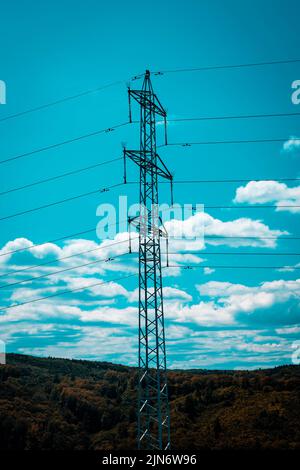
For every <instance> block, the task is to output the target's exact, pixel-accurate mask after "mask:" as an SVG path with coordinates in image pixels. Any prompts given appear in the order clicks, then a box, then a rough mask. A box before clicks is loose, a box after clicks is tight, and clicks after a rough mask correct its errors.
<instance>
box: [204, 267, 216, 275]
mask: <svg viewBox="0 0 300 470" xmlns="http://www.w3.org/2000/svg"><path fill="white" fill-rule="evenodd" d="M214 272H215V269H212V268H204V274H207V275H208V274H212V273H214Z"/></svg>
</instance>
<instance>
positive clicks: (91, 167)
mask: <svg viewBox="0 0 300 470" xmlns="http://www.w3.org/2000/svg"><path fill="white" fill-rule="evenodd" d="M118 160H122V157H118V158H114V159H112V160H106V161H104V162H100V163H95V164H94V165H89V166H86V167H83V168H78V169H77V170H73V171H68V172H66V173H61V174H60V175H56V176H52V177H49V178H45V179H43V180H39V181H34V182H33V183H28V184H25V185H23V186H18V187H16V188H11V189H8V190H7V191H2V192H1V193H0V196H4V195H5V194H8V193H12V192H15V191H20V190H22V189H27V188H31V187H32V186H37V185H39V184H43V183H48V182H49V181H54V180H57V179H59V178H65V177H67V176H71V175H75V174H77V173H81V172H83V171H87V170H91V169H93V168H97V167H100V166H103V165H108V164H109V163H113V162H116V161H118Z"/></svg>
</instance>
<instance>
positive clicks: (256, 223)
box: [165, 212, 288, 251]
mask: <svg viewBox="0 0 300 470" xmlns="http://www.w3.org/2000/svg"><path fill="white" fill-rule="evenodd" d="M165 226H166V229H167V231H168V233H169V231H170V233H173V236H176V234H177V233H184V235H185V236H186V237H187V238H183V239H175V240H174V239H172V238H171V240H170V250H171V251H172V250H177V251H179V250H181V251H184V250H186V251H196V250H201V249H203V248H205V246H206V244H210V245H228V246H235V247H239V246H266V247H269V248H273V247H275V246H276V240H277V238H278V237H280V236H282V235H286V234H287V233H288V232H286V231H281V230H274V229H270V228H269V227H268V226H267V225H266V224H264V223H263V222H262V221H260V220H253V219H250V218H248V217H242V218H238V219H233V220H229V221H226V222H224V221H222V220H220V219H217V218H215V217H213V216H211V215H210V214H207V213H205V212H199V213H196V214H195V215H193V216H191V217H190V218H188V219H187V220H185V221H178V220H172V221H170V222H166V223H165ZM177 227H179V228H178V232H177ZM193 237H195V238H194V239H193ZM210 237H212V238H210ZM213 237H216V238H213ZM217 237H225V238H219V239H218V238H217ZM226 237H229V238H226ZM230 237H233V238H230ZM234 237H237V238H234ZM239 237H249V238H245V239H242V238H239ZM251 237H254V238H251ZM256 237H257V238H256ZM260 237H262V238H261V239H259V238H260ZM263 237H267V238H265V239H264V238H263ZM269 237H270V238H269Z"/></svg>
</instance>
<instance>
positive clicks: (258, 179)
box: [0, 157, 300, 196]
mask: <svg viewBox="0 0 300 470" xmlns="http://www.w3.org/2000/svg"><path fill="white" fill-rule="evenodd" d="M119 160H122V157H117V158H114V159H112V160H107V161H104V162H100V163H95V164H94V165H89V166H86V167H83V168H78V169H77V170H72V171H68V172H66V173H61V174H59V175H55V176H51V177H49V178H45V179H42V180H38V181H34V182H32V183H28V184H25V185H23V186H17V187H15V188H11V189H8V190H6V191H2V192H0V196H4V195H6V194H10V193H13V192H16V191H21V190H23V189H28V188H31V187H33V186H37V185H40V184H44V183H48V182H50V181H54V180H57V179H60V178H66V177H68V176H72V175H75V174H78V173H81V172H83V171H88V170H91V169H94V168H97V167H100V166H103V165H107V164H110V163H114V162H116V161H119ZM251 181H283V182H289V181H290V182H291V181H300V178H249V179H244V178H239V179H227V180H226V179H224V180H221V179H220V180H173V184H197V183H203V184H204V183H248V182H251ZM161 183H162V184H170V183H169V182H167V181H162V182H161ZM126 184H139V182H138V181H127V182H126Z"/></svg>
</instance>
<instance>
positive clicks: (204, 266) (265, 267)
mask: <svg viewBox="0 0 300 470" xmlns="http://www.w3.org/2000/svg"><path fill="white" fill-rule="evenodd" d="M167 267H168V268H183V269H193V268H202V269H204V268H210V269H223V268H224V269H300V266H231V265H230V266H222V265H221V266H214V265H202V266H200V265H198V264H186V265H184V266H182V265H181V266H180V265H176V266H172V265H169V266H167Z"/></svg>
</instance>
